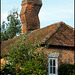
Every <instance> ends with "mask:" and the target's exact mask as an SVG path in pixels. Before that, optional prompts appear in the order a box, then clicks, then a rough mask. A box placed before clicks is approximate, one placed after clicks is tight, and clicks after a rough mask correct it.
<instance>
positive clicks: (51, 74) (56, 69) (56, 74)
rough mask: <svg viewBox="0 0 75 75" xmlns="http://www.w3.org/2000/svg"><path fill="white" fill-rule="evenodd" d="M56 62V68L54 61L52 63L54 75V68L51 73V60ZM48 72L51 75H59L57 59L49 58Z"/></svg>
mask: <svg viewBox="0 0 75 75" xmlns="http://www.w3.org/2000/svg"><path fill="white" fill-rule="evenodd" d="M51 59H52V60H55V62H56V63H55V66H53V61H52V66H51V67H55V74H53V68H52V73H50V60H51ZM48 71H49V75H58V73H57V71H58V68H57V58H49V64H48Z"/></svg>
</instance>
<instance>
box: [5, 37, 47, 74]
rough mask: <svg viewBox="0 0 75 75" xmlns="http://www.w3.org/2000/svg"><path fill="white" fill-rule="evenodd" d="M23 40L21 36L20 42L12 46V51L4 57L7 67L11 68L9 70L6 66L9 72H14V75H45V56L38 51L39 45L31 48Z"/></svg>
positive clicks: (42, 52)
mask: <svg viewBox="0 0 75 75" xmlns="http://www.w3.org/2000/svg"><path fill="white" fill-rule="evenodd" d="M25 40H26V39H25V36H21V37H20V40H19V41H17V42H16V43H15V44H14V45H12V49H10V52H8V54H7V57H5V59H6V61H8V65H10V66H11V69H10V66H8V69H9V71H10V70H11V72H15V73H16V75H47V74H48V71H47V70H48V66H47V63H48V62H47V55H46V54H44V51H43V50H42V51H39V50H40V45H38V44H36V43H35V46H33V45H31V44H30V42H29V43H27V42H26V43H25ZM13 67H14V69H15V71H14V70H13ZM5 68H7V66H6V67H5ZM15 73H14V75H15ZM12 75H13V74H12Z"/></svg>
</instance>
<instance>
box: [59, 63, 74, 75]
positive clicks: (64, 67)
mask: <svg viewBox="0 0 75 75" xmlns="http://www.w3.org/2000/svg"><path fill="white" fill-rule="evenodd" d="M59 75H75V69H74V65H72V64H67V63H64V64H61V65H60V67H59Z"/></svg>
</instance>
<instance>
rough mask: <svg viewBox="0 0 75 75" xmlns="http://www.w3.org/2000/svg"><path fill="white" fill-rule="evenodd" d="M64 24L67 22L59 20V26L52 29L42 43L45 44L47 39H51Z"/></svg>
mask: <svg viewBox="0 0 75 75" xmlns="http://www.w3.org/2000/svg"><path fill="white" fill-rule="evenodd" d="M63 24H65V23H64V22H58V25H57V27H56V28H54V29H53V30H52V32H50V33H49V34H48V35H47V36H46V37H45V38H44V39H43V40H42V44H45V43H46V41H48V39H49V38H50V37H51V36H53V35H54V34H55V33H56V32H57V30H58V29H59V28H60V27H61V26H62V25H63Z"/></svg>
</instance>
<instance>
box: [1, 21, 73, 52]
mask: <svg viewBox="0 0 75 75" xmlns="http://www.w3.org/2000/svg"><path fill="white" fill-rule="evenodd" d="M19 37H20V36H18V37H17V36H16V37H15V38H13V39H10V40H7V41H3V42H2V43H1V52H2V53H6V47H7V48H8V49H10V45H11V44H14V43H15V41H16V40H17V41H19ZM36 37H37V41H38V43H39V44H48V45H61V46H71V47H74V29H73V28H72V27H70V26H68V25H67V24H65V23H64V22H58V23H54V24H51V25H50V26H47V27H45V28H42V29H37V30H34V31H32V32H31V33H29V34H28V35H27V36H26V39H27V41H28V40H30V41H29V42H30V43H32V44H35V40H36ZM25 42H26V41H25Z"/></svg>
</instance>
